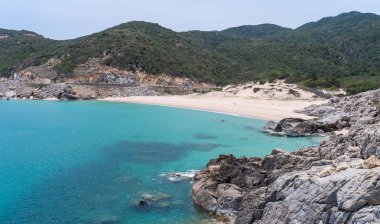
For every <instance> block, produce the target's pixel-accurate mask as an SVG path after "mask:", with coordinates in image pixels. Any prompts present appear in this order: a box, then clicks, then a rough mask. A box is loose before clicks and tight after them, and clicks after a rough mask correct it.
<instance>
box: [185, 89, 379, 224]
mask: <svg viewBox="0 0 380 224" xmlns="http://www.w3.org/2000/svg"><path fill="white" fill-rule="evenodd" d="M379 93H380V90H377V91H370V92H366V93H362V94H359V95H356V96H352V97H345V98H342V99H336V98H334V99H332V100H331V101H330V102H329V103H328V104H326V105H322V106H312V107H309V108H306V109H305V110H304V111H305V112H307V113H308V114H310V115H313V116H318V118H316V119H314V120H313V121H312V124H316V123H317V124H318V125H321V126H322V125H325V126H328V127H331V128H332V129H334V130H339V129H342V128H347V126H345V125H341V123H342V122H349V131H348V133H347V134H344V135H343V134H341V135H334V134H333V135H331V136H329V137H328V138H327V139H326V140H324V141H323V142H322V143H321V144H320V146H319V147H306V148H303V149H300V150H298V151H296V152H293V153H289V152H284V151H281V150H278V149H276V150H273V151H272V153H271V155H268V156H266V157H264V158H240V159H237V158H234V157H233V156H225V155H221V156H220V157H219V158H217V159H215V160H211V161H210V162H209V163H208V164H207V167H206V169H205V170H203V171H201V172H200V173H198V174H197V175H196V176H195V181H196V183H195V184H194V187H193V191H192V197H193V202H194V204H195V205H196V206H198V207H200V208H203V209H205V210H207V211H209V212H210V213H212V214H214V215H215V216H217V217H218V216H223V217H224V218H226V219H228V220H229V222H230V223H237V224H251V223H257V224H259V223H268V224H269V223H283V224H285V223H380V182H379V180H380V159H379V158H380V131H379V130H380V122H379V117H378V116H379V115H380V114H379V113H378V111H379V103H378V99H380V98H379V96H380V95H379ZM318 107H319V108H318ZM305 122H308V121H304V120H297V119H286V120H283V121H282V122H279V123H278V124H277V123H269V124H268V125H269V126H271V128H272V130H279V131H284V130H285V132H286V131H289V130H293V129H295V128H296V127H297V126H299V125H300V124H305ZM333 125H336V126H333ZM305 126H306V125H305ZM321 126H317V129H318V128H320V127H321ZM333 127H334V128H333ZM298 128H300V127H298ZM309 130H310V129H309ZM226 188H227V189H231V190H229V191H221V190H220V189H226ZM221 201H223V203H222V204H221ZM221 205H222V206H221Z"/></svg>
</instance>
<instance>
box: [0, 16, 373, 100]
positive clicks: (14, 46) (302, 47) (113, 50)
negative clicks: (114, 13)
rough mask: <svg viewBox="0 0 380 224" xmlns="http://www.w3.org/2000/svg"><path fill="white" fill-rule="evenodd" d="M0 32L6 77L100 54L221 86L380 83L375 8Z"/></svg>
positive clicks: (63, 68) (114, 62)
mask: <svg viewBox="0 0 380 224" xmlns="http://www.w3.org/2000/svg"><path fill="white" fill-rule="evenodd" d="M1 37H3V38H1ZM0 38H1V39H0V74H1V75H2V76H8V75H9V74H10V73H11V72H13V71H16V70H18V69H20V68H23V67H27V66H30V65H38V64H41V63H43V62H45V61H46V60H48V59H49V58H52V57H56V58H60V59H61V61H62V62H61V64H59V65H57V66H56V67H55V69H56V70H57V71H58V73H59V74H61V75H63V76H70V75H73V71H74V69H75V68H76V67H77V66H78V65H79V64H81V63H84V62H86V61H87V60H88V59H89V58H94V57H97V58H101V59H102V63H104V64H107V65H111V66H115V67H120V68H128V69H132V70H133V69H135V68H136V67H141V68H143V69H144V70H145V71H147V72H150V73H153V74H159V73H167V74H171V75H175V76H187V77H192V78H196V79H199V80H202V81H208V82H214V83H217V84H227V83H234V82H244V81H251V80H258V81H259V80H271V79H276V78H286V79H287V80H288V81H289V82H294V83H300V84H302V85H304V86H308V87H324V88H337V87H344V88H346V89H348V90H349V92H350V93H355V92H360V91H364V90H367V89H373V88H377V87H379V84H380V16H378V15H375V14H369V13H366V14H364V13H359V12H350V13H344V14H341V15H338V16H336V17H328V18H324V19H321V20H320V21H317V22H312V23H307V24H305V25H303V26H301V27H299V28H297V29H289V28H284V27H280V26H277V25H272V24H262V25H257V26H240V27H234V28H229V29H226V30H223V31H210V32H203V31H189V32H181V33H177V32H174V31H172V30H169V29H166V28H163V27H161V26H159V25H157V24H152V23H146V22H129V23H125V24H121V25H119V26H116V27H113V28H110V29H107V30H104V31H102V32H99V33H95V34H92V35H89V36H85V37H81V38H78V39H74V40H66V41H55V40H49V39H46V38H43V37H42V36H39V35H37V34H35V33H33V32H29V31H9V30H0Z"/></svg>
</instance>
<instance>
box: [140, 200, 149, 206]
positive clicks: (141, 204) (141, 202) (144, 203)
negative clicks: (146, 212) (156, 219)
mask: <svg viewBox="0 0 380 224" xmlns="http://www.w3.org/2000/svg"><path fill="white" fill-rule="evenodd" d="M147 204H148V203H147V202H146V201H139V206H144V205H147Z"/></svg>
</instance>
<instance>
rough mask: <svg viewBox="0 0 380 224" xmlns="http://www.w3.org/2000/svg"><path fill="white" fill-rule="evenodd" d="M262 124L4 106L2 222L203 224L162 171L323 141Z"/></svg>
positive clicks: (0, 106)
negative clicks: (150, 198) (146, 197)
mask: <svg viewBox="0 0 380 224" xmlns="http://www.w3.org/2000/svg"><path fill="white" fill-rule="evenodd" d="M222 120H223V122H222ZM264 124H265V121H262V120H254V119H248V118H242V117H235V116H228V115H223V114H215V113H207V112H200V111H191V110H183V109H174V108H167V107H159V106H148V105H135V104H121V103H107V102H40V101H0V186H1V187H0V223H200V222H201V220H203V219H204V218H205V217H207V215H205V214H203V213H202V212H199V211H197V210H196V209H195V208H194V207H193V206H192V204H191V198H190V196H191V195H190V189H191V182H189V181H177V182H172V181H170V180H168V179H167V178H166V177H165V176H162V174H165V173H170V172H182V171H187V170H191V169H201V168H203V167H204V165H205V164H206V163H207V161H208V160H210V159H212V158H215V157H217V156H218V155H219V154H234V155H235V156H242V155H245V156H264V155H266V154H268V153H270V151H271V150H272V149H273V148H279V147H280V148H283V149H286V150H295V149H297V148H300V147H303V146H307V145H316V144H318V142H319V139H317V138H281V137H271V136H267V135H265V134H263V133H262V132H260V129H261V127H262V126H263V125H264ZM164 193H165V194H167V195H169V196H170V197H166V198H164V199H162V200H159V201H156V202H149V203H148V205H146V206H142V207H141V206H138V205H137V204H136V203H137V202H138V201H139V200H140V198H141V195H143V194H151V195H155V194H161V195H163V194H164Z"/></svg>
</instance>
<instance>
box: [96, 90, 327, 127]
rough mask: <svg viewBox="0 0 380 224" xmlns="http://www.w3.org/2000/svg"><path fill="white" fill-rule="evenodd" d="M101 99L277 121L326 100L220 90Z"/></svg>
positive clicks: (294, 115)
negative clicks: (257, 96)
mask: <svg viewBox="0 0 380 224" xmlns="http://www.w3.org/2000/svg"><path fill="white" fill-rule="evenodd" d="M103 100H104V101H112V102H125V103H139V104H151V105H161V106H169V107H177V108H186V109H194V110H202V111H210V112H217V113H227V114H233V115H239V116H244V117H250V118H258V119H263V120H274V121H279V120H281V119H283V118H286V117H297V118H304V119H308V118H311V117H309V116H306V115H304V114H299V113H296V112H294V111H295V110H300V109H302V108H304V107H306V106H309V105H311V104H322V103H325V102H327V101H326V100H320V99H319V100H315V101H310V100H276V99H254V98H249V97H241V96H225V95H223V94H210V93H209V94H192V95H185V96H134V97H118V98H105V99H103Z"/></svg>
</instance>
